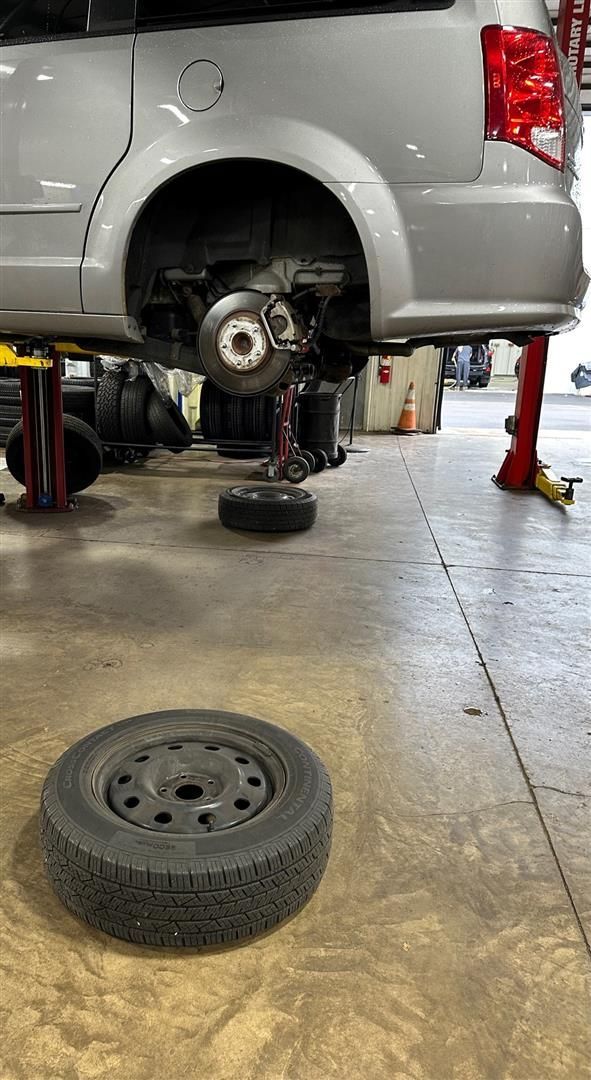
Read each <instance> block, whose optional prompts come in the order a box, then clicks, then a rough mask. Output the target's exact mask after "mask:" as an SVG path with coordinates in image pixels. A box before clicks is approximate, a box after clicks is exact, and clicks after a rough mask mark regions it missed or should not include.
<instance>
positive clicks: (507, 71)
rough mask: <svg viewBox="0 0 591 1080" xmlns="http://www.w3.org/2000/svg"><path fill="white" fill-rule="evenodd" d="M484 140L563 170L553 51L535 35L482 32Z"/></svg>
mask: <svg viewBox="0 0 591 1080" xmlns="http://www.w3.org/2000/svg"><path fill="white" fill-rule="evenodd" d="M482 47H483V49H484V66H485V74H486V105H487V108H486V137H487V139H498V140H501V141H502V142H510V143H514V144H515V145H516V146H522V147H523V148H524V149H525V150H529V151H530V152H531V153H532V154H535V155H536V157H539V158H541V159H542V161H547V162H548V164H549V165H554V166H555V168H557V169H564V160H565V146H566V133H565V122H564V96H563V86H562V74H561V71H560V61H559V59H558V53H557V50H556V45H555V43H554V41H553V39H552V38H550V37H548V36H547V35H546V34H542V33H540V31H539V30H527V29H524V28H521V27H515V26H485V28H484V30H483V31H482Z"/></svg>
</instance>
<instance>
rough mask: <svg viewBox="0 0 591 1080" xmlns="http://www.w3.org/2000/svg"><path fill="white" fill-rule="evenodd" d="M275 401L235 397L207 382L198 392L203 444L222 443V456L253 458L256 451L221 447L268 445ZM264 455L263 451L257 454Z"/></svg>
mask: <svg viewBox="0 0 591 1080" xmlns="http://www.w3.org/2000/svg"><path fill="white" fill-rule="evenodd" d="M274 410H275V401H274V399H273V398H272V397H268V396H267V395H265V394H258V395H256V396H254V397H236V395H234V394H226V393H224V391H223V390H219V389H218V387H217V386H214V384H213V383H211V382H209V380H206V382H204V384H203V388H202V390H201V401H200V413H201V432H202V434H203V438H204V439H205V440H206V442H212V443H218V444H221V446H220V449H219V452H220V453H222V454H223V455H224V456H225V457H253V456H257V451H256V450H252V451H250V450H236V449H232V448H231V447H226V448H224V447H223V444H224V443H225V442H228V443H229V442H243V443H249V442H253V443H268V442H270V440H271V435H272V431H273V417H274ZM258 453H259V454H262V455H263V456H264V454H265V451H258Z"/></svg>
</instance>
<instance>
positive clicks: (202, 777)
mask: <svg viewBox="0 0 591 1080" xmlns="http://www.w3.org/2000/svg"><path fill="white" fill-rule="evenodd" d="M280 775H281V770H280V766H279V764H278V763H276V768H275V776H276V778H277V777H278V776H280ZM273 794H274V784H273V781H272V779H271V776H270V774H269V773H268V772H267V771H265V769H264V768H263V765H262V763H261V761H260V760H259V758H258V757H257V754H256V753H255V750H254V748H253V749H250V748H249V750H248V756H246V750H245V749H244V746H242V747H241V749H237V748H236V747H235V746H229V745H224V744H222V743H221V742H216V743H212V742H194V741H191V740H185V739H183V740H182V742H166V743H161V744H160V745H158V746H149V747H144V748H141V749H140V751H139V752H138V753H136V752H135V751H134V753H133V754H131V755H129V756H128V757H127V758H126V759H125V760H124V761H122V762H120V763H118V764H117V767H116V768H115V769H114V770H113V772H112V776H111V778H110V780H109V781H108V789H107V802H108V804H109V806H110V807H111V809H112V810H114V811H115V813H116V814H118V815H119V817H122V818H124V819H125V820H126V821H129V822H131V824H132V825H139V826H140V827H141V828H144V829H152V830H154V831H157V832H171V833H200V832H203V833H207V832H213V831H214V830H217V829H229V828H232V827H233V826H235V825H240V824H242V823H243V822H245V821H248V820H249V818H252V817H254V815H255V814H258V813H259V812H260V811H261V810H262V809H263V807H264V806H265V805H266V804H267V803H268V802H269V800H270V799H271V798H272V797H273Z"/></svg>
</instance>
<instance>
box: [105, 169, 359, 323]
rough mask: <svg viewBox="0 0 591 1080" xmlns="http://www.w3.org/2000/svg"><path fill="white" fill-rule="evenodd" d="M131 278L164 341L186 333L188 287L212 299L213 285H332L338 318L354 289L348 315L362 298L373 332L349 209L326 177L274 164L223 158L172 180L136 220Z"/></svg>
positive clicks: (129, 292)
mask: <svg viewBox="0 0 591 1080" xmlns="http://www.w3.org/2000/svg"><path fill="white" fill-rule="evenodd" d="M125 278H126V296H127V310H128V314H129V315H130V316H132V317H133V318H135V319H137V320H138V322H139V323H140V324H141V325H146V324H148V325H149V324H150V322H151V323H152V326H151V327H149V331H148V332H149V333H150V334H151V335H152V336H156V337H169V336H170V335H171V334H172V336H174V333H175V328H176V333H177V334H178V333H179V330H178V317H179V316H178V313H179V310H180V309H182V308H183V306H184V307H185V308H186V304H183V295H181V294H184V298H185V300H186V298H187V295H188V292H189V287H191V288H192V289H194V290H197V292H199V291H201V297H202V298H205V303H207V297H206V293H205V291H204V290H205V289H206V288H207V289H210V290H211V294H210V295H211V296H213V297H214V298H215V297H216V296H217V295H223V293H224V292H228V291H233V290H235V289H239V288H244V287H249V288H251V287H252V288H259V289H260V290H261V291H270V292H277V293H291V294H292V296H293V295H297V294H298V293H301V292H303V291H304V290H305V289H309V290H310V289H313V288H316V289H317V290H320V289H324V290H325V291H326V290H329V289H331V288H332V289H333V291H334V295H335V298H336V299H335V301H334V303H333V302H331V309H332V312H333V314H332V322H333V323H334V321H335V316H337V322H338V308H339V300H341V299H342V300H344V299H345V297H344V294H345V293H346V294H347V296H346V303H343V304H342V310H343V314H347V315H348V317H349V322H350V321H351V315H352V301H353V300H355V301H357V303H358V305H360V307H359V308H358V312H357V318H356V322H357V323H358V324H359V326H361V325H362V324H363V333H364V334H365V336H367V334H368V333H369V286H368V274H367V265H366V261H365V255H364V252H363V246H362V243H361V239H360V236H359V233H358V232H357V228H356V226H355V224H354V222H353V220H352V218H351V216H350V214H349V212H348V211H347V210H346V208H345V207H344V206H343V205H342V203H341V202H340V200H339V199H338V197H337V196H336V195H335V194H334V193H333V192H332V191H330V190H329V189H328V188H327V187H326V186H325V185H324V184H322V183H321V182H320V181H318V180H316V179H314V178H313V177H310V176H308V175H307V174H306V173H303V172H301V171H299V170H297V169H294V168H291V167H289V166H285V165H280V164H275V163H273V162H268V161H262V162H261V161H252V160H232V161H224V162H214V163H211V164H210V165H204V166H198V167H196V168H194V169H191V170H189V171H187V172H185V173H183V174H182V175H181V176H178V177H176V178H174V179H173V180H171V181H170V182H169V183H167V184H165V185H164V186H163V187H162V188H161V189H160V190H159V191H158V192H157V193H156V194H155V195H154V197H153V198H152V199H151V200H150V202H149V203H148V204H147V205H146V207H145V208H144V210H143V212H142V214H141V216H140V218H139V220H138V221H137V223H136V225H135V228H134V231H133V234H132V237H131V241H130V245H129V250H128V257H127V262H126V275H125ZM341 294H343V295H341ZM200 302H201V300H200ZM190 308H191V305H190V304H189V309H190ZM194 311H195V309H194V307H193V314H194ZM354 321H355V320H354ZM336 329H337V333H336V335H335V336H340V331H339V327H338V326H337V327H336ZM345 330H346V328H345V327H344V328H342V336H343V337H347V336H348V335H347V333H346V332H345ZM349 336H350V335H349Z"/></svg>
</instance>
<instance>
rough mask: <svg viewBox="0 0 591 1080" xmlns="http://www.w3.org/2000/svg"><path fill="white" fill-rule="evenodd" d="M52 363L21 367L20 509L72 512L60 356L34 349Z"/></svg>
mask: <svg viewBox="0 0 591 1080" xmlns="http://www.w3.org/2000/svg"><path fill="white" fill-rule="evenodd" d="M32 354H33V358H35V356H36V355H37V354H38V355H39V358H41V357H43V358H44V359H45V358H47V359H49V360H51V366H50V367H29V366H26V367H25V366H24V365H20V366H19V374H20V383H21V398H22V406H23V457H24V473H25V494H24V495H22V496H21V498H20V500H19V503H18V505H19V509H21V510H29V511H37V512H43V511H45V512H50V513H59V512H64V511H67V510H73V509H74V508H75V505H76V503H75V502H74V500H72V499H69V498H68V492H67V488H66V460H65V450H64V414H63V404H62V379H61V362H60V355H59V353H58V352H56V351H55V350H54V349H45V348H40V349H38V350H36V349H32Z"/></svg>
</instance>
